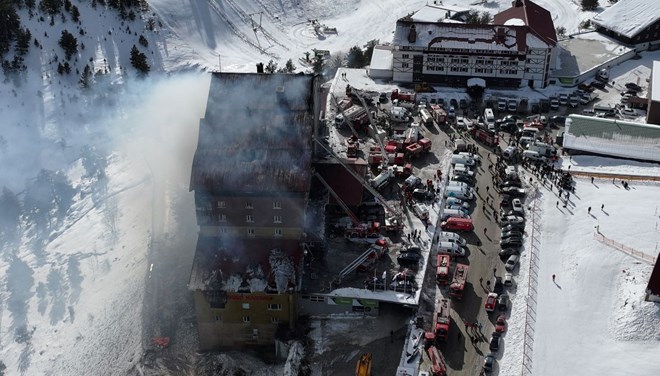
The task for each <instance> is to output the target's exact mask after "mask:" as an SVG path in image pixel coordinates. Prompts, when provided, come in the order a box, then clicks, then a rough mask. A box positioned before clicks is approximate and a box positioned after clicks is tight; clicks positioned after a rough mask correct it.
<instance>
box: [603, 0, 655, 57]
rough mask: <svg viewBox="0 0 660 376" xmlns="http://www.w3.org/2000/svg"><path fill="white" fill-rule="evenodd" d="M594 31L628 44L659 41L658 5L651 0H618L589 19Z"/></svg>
mask: <svg viewBox="0 0 660 376" xmlns="http://www.w3.org/2000/svg"><path fill="white" fill-rule="evenodd" d="M591 23H592V24H593V25H594V26H595V27H596V31H598V32H600V33H602V34H605V35H607V36H609V37H611V38H613V39H616V40H618V41H620V42H622V43H625V44H628V45H641V44H644V43H646V44H647V46H648V45H649V44H657V43H654V42H660V6H659V4H658V3H657V2H656V1H652V0H619V1H618V2H617V3H616V4H614V5H612V6H611V7H609V8H607V9H605V10H604V11H602V12H601V13H599V14H597V15H596V16H594V18H592V19H591Z"/></svg>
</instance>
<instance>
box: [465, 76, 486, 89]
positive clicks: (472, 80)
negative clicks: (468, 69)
mask: <svg viewBox="0 0 660 376" xmlns="http://www.w3.org/2000/svg"><path fill="white" fill-rule="evenodd" d="M467 86H468V87H472V86H481V87H486V81H485V80H484V79H482V78H470V79H469V80H468V81H467Z"/></svg>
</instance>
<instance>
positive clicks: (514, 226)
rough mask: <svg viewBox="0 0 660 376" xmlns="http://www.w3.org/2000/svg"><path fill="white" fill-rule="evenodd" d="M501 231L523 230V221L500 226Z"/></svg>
mask: <svg viewBox="0 0 660 376" xmlns="http://www.w3.org/2000/svg"><path fill="white" fill-rule="evenodd" d="M502 231H522V232H524V231H525V224H524V223H510V224H508V225H505V226H503V227H502Z"/></svg>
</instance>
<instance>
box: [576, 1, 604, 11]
mask: <svg viewBox="0 0 660 376" xmlns="http://www.w3.org/2000/svg"><path fill="white" fill-rule="evenodd" d="M580 5H582V10H596V8H598V5H599V4H598V0H582V1H581V2H580Z"/></svg>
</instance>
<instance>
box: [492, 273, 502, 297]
mask: <svg viewBox="0 0 660 376" xmlns="http://www.w3.org/2000/svg"><path fill="white" fill-rule="evenodd" d="M503 292H504V284H503V283H502V277H498V276H495V278H494V280H493V293H495V294H496V295H499V294H501V293H503Z"/></svg>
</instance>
